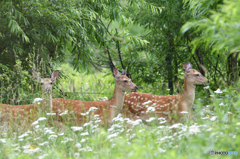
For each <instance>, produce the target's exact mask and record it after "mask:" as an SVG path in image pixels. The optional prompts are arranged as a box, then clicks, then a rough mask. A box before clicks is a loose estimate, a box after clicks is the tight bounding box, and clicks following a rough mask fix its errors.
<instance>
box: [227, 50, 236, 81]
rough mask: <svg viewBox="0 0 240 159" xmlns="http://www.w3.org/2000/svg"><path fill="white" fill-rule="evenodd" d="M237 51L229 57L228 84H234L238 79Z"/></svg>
mask: <svg viewBox="0 0 240 159" xmlns="http://www.w3.org/2000/svg"><path fill="white" fill-rule="evenodd" d="M237 64H238V62H237V53H233V54H230V55H229V56H228V59H227V65H228V72H227V74H228V77H229V79H228V84H233V83H234V82H235V81H236V80H237V75H238V69H237Z"/></svg>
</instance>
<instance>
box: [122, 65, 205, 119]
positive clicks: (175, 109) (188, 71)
mask: <svg viewBox="0 0 240 159" xmlns="http://www.w3.org/2000/svg"><path fill="white" fill-rule="evenodd" d="M183 71H184V72H185V76H184V92H183V93H182V94H179V95H168V96H159V95H152V94H147V93H139V92H132V93H129V94H126V95H125V101H124V110H125V111H130V112H132V113H133V114H135V115H137V116H139V117H141V118H142V119H148V118H149V117H150V116H151V115H155V116H156V117H163V118H165V119H167V120H168V122H169V123H170V124H171V123H173V122H175V121H177V119H174V116H175V117H177V118H178V119H181V118H182V115H183V114H182V113H184V112H185V113H187V112H188V117H191V116H192V105H193V103H194V99H195V87H196V85H202V84H205V83H206V82H208V83H209V80H208V79H207V78H205V77H204V76H203V75H202V74H201V73H200V72H198V71H197V70H195V69H192V65H191V63H190V62H189V63H188V64H186V63H183Z"/></svg>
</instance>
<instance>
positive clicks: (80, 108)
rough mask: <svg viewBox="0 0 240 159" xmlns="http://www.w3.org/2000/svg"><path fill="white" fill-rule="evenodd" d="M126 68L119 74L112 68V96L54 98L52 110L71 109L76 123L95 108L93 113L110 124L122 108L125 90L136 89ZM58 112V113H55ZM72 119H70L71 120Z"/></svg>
mask: <svg viewBox="0 0 240 159" xmlns="http://www.w3.org/2000/svg"><path fill="white" fill-rule="evenodd" d="M126 73H127V72H126V69H125V70H124V71H123V72H122V74H121V75H120V74H119V72H118V70H117V69H116V68H114V69H113V76H114V78H115V89H114V93H113V97H112V98H111V99H109V100H107V101H79V100H71V99H62V98H56V99H54V100H53V110H55V111H57V112H63V111H64V110H68V111H73V112H74V114H73V117H72V118H75V121H76V122H77V123H78V124H83V123H85V122H86V120H87V117H86V116H88V117H89V116H90V115H91V113H89V114H86V112H89V110H91V109H96V110H95V111H94V112H93V114H95V115H99V117H100V119H101V120H102V121H104V122H105V121H106V122H107V123H108V125H111V123H112V119H113V118H114V117H116V116H117V115H118V114H119V113H120V111H121V110H122V108H123V102H124V95H125V91H136V90H137V89H138V87H137V86H136V85H135V84H134V83H133V82H132V81H131V79H130V78H128V77H127V76H125V75H126ZM57 114H58V113H57ZM71 121H72V120H71Z"/></svg>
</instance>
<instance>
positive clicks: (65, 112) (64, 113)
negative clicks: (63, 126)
mask: <svg viewBox="0 0 240 159" xmlns="http://www.w3.org/2000/svg"><path fill="white" fill-rule="evenodd" d="M67 113H68V110H65V111H64V112H63V113H61V114H59V115H60V116H62V115H67Z"/></svg>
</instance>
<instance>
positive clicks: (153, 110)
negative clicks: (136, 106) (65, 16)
mask: <svg viewBox="0 0 240 159" xmlns="http://www.w3.org/2000/svg"><path fill="white" fill-rule="evenodd" d="M149 112H155V108H154V107H148V109H147V111H146V113H149Z"/></svg>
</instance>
